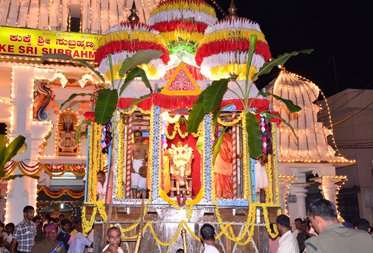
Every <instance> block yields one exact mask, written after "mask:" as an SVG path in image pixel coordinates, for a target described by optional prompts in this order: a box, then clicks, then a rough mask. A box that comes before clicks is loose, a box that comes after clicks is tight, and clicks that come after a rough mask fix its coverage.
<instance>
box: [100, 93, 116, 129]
mask: <svg viewBox="0 0 373 253" xmlns="http://www.w3.org/2000/svg"><path fill="white" fill-rule="evenodd" d="M117 104H118V91H117V90H111V89H101V90H99V91H98V96H97V101H96V107H95V121H96V122H97V123H99V124H102V125H104V124H106V123H107V122H108V121H109V120H110V119H111V117H112V116H113V113H114V111H115V109H116V108H117Z"/></svg>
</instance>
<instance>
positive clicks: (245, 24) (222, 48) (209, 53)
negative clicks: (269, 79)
mask: <svg viewBox="0 0 373 253" xmlns="http://www.w3.org/2000/svg"><path fill="white" fill-rule="evenodd" d="M231 10H234V6H231ZM251 35H255V36H256V37H257V43H256V50H255V54H254V57H253V61H252V67H251V69H250V75H253V74H254V73H255V72H256V71H258V69H259V68H260V67H262V66H263V64H264V63H265V62H266V61H268V60H269V59H270V58H271V53H270V51H269V46H268V44H267V41H266V40H265V37H264V34H263V33H262V32H261V30H260V27H259V25H258V24H257V23H255V22H253V21H251V20H249V19H246V18H239V17H236V16H235V13H234V11H233V12H232V13H231V15H230V16H229V17H227V18H225V19H223V20H222V21H219V22H217V23H216V24H214V25H211V26H209V27H208V28H207V29H206V31H205V36H204V37H203V40H202V41H201V42H200V44H199V47H198V49H197V53H196V57H195V58H196V63H197V64H198V65H200V66H201V73H202V74H203V75H204V76H206V77H207V78H209V79H212V80H215V79H220V78H227V77H229V76H230V75H231V74H235V75H238V79H241V80H242V79H244V78H245V76H246V62H247V55H248V50H249V47H250V42H249V38H250V36H251Z"/></svg>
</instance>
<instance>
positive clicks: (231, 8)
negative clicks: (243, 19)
mask: <svg viewBox="0 0 373 253" xmlns="http://www.w3.org/2000/svg"><path fill="white" fill-rule="evenodd" d="M228 16H229V17H236V16H237V8H236V5H235V4H234V0H231V2H230V4H229V8H228Z"/></svg>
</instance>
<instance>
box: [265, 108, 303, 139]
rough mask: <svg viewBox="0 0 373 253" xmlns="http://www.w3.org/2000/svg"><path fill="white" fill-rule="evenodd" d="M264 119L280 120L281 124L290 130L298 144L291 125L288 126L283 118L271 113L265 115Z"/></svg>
mask: <svg viewBox="0 0 373 253" xmlns="http://www.w3.org/2000/svg"><path fill="white" fill-rule="evenodd" d="M266 117H267V118H269V119H280V120H281V122H282V123H284V124H285V125H286V126H287V127H289V128H290V130H291V132H292V133H293V135H294V137H295V139H296V140H297V142H298V139H299V138H298V135H297V133H296V132H295V130H294V127H293V126H292V125H290V123H289V122H288V121H286V120H285V119H284V118H282V117H281V116H280V115H278V114H272V113H266Z"/></svg>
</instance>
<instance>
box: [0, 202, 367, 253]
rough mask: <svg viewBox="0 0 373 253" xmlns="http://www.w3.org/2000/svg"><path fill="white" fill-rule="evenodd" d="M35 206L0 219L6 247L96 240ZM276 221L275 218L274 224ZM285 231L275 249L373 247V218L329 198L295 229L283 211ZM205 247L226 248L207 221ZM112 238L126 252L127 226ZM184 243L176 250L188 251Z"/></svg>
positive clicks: (67, 246)
mask: <svg viewBox="0 0 373 253" xmlns="http://www.w3.org/2000/svg"><path fill="white" fill-rule="evenodd" d="M34 214H35V210H34V208H33V207H32V206H26V207H25V208H24V209H23V220H22V221H21V222H20V223H19V224H17V225H16V226H15V225H14V224H13V223H8V224H6V225H5V226H4V224H3V223H0V253H85V252H90V249H92V246H93V238H92V236H90V235H92V234H90V235H88V236H86V235H84V234H83V233H82V224H81V220H80V218H78V217H75V218H74V217H73V218H72V219H71V220H70V219H67V218H65V217H64V215H62V214H61V215H60V216H59V218H50V217H49V216H45V217H40V216H34ZM272 225H273V224H272ZM276 225H277V228H278V231H279V237H278V238H275V239H273V240H270V242H269V253H304V252H306V253H337V252H338V253H355V252H356V253H357V252H359V253H371V252H372V249H373V237H372V230H371V227H370V224H369V222H368V221H367V220H365V219H359V220H357V221H356V222H354V224H353V225H349V224H348V223H343V224H342V223H340V222H339V221H338V219H337V211H336V208H335V206H334V205H333V204H332V203H331V202H330V201H328V200H326V199H320V200H317V201H315V202H313V203H312V204H311V205H310V206H309V207H308V217H307V218H305V219H301V218H297V219H295V221H294V225H295V229H294V230H293V231H292V228H291V224H290V218H289V217H288V216H286V215H284V214H282V215H279V216H277V219H276ZM200 237H201V242H202V245H203V253H223V252H225V251H223V249H222V247H221V245H220V244H219V243H218V242H217V241H216V240H215V228H214V226H213V225H211V224H204V225H203V226H202V227H201V229H200ZM106 240H107V242H108V244H107V245H106V246H105V247H104V249H103V250H102V252H103V253H124V251H123V250H122V248H121V231H120V228H118V227H115V226H114V227H111V228H109V229H108V231H107V238H106ZM183 252H184V250H183V249H178V250H177V251H176V253H183Z"/></svg>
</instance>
